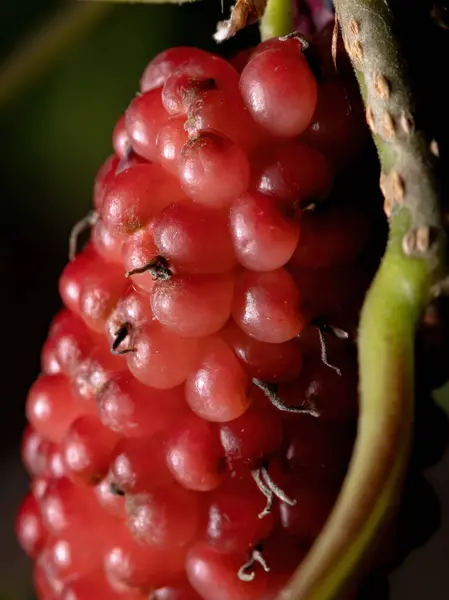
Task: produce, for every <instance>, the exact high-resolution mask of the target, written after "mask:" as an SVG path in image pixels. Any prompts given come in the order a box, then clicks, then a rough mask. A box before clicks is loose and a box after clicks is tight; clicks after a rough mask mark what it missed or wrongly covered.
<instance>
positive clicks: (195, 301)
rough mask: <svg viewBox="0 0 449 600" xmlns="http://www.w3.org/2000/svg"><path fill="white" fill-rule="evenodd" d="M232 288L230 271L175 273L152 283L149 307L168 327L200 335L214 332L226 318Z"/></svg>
mask: <svg viewBox="0 0 449 600" xmlns="http://www.w3.org/2000/svg"><path fill="white" fill-rule="evenodd" d="M233 291H234V277H233V276H232V274H228V273H223V274H216V275H174V276H173V277H172V278H171V279H170V280H169V281H161V282H158V283H157V285H155V287H154V288H153V292H152V294H151V308H152V310H153V313H154V316H155V317H156V319H157V320H158V321H159V322H160V323H161V324H162V325H164V327H166V328H167V330H168V331H170V332H173V333H175V334H177V335H180V336H183V337H186V338H198V337H203V336H207V335H211V334H213V333H216V332H217V331H218V330H219V329H221V328H222V327H223V325H224V324H225V323H226V321H227V320H228V319H229V317H230V315H231V304H232V295H233Z"/></svg>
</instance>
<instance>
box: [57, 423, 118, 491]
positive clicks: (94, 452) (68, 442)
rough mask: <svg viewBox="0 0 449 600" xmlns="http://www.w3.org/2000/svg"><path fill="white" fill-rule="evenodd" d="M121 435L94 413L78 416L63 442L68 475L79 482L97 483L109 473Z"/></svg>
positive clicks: (62, 449)
mask: <svg viewBox="0 0 449 600" xmlns="http://www.w3.org/2000/svg"><path fill="white" fill-rule="evenodd" d="M119 439H120V438H119V436H118V435H116V434H115V433H113V432H112V431H111V430H110V429H108V428H106V427H104V426H103V425H102V424H101V422H100V421H99V419H98V418H97V417H95V416H93V415H84V416H81V417H79V418H78V419H76V421H74V422H73V423H72V424H71V425H70V427H69V428H68V430H67V432H66V433H65V435H64V437H63V439H62V442H61V452H62V457H63V462H64V467H65V472H66V473H67V476H68V477H70V478H71V479H73V481H75V483H79V482H81V483H88V484H94V483H97V482H98V481H99V480H100V479H101V478H102V477H103V476H104V475H105V474H106V473H107V471H108V467H109V460H110V458H111V455H112V451H113V449H114V446H115V445H116V444H117V442H118V440H119Z"/></svg>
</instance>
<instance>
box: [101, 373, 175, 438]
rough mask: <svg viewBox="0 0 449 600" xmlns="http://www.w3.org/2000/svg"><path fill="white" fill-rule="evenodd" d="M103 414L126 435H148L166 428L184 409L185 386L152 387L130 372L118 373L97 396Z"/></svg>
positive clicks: (105, 421)
mask: <svg viewBox="0 0 449 600" xmlns="http://www.w3.org/2000/svg"><path fill="white" fill-rule="evenodd" d="M97 406H98V412H99V417H100V419H101V421H102V423H103V424H104V425H105V426H106V427H108V428H109V429H110V430H111V431H114V432H117V433H118V434H120V435H122V436H124V437H130V438H135V437H137V438H138V437H145V436H149V435H153V434H154V433H158V432H159V431H163V430H164V429H166V428H167V427H168V426H169V425H170V424H171V423H172V421H173V415H174V414H176V415H178V414H181V413H182V411H183V409H184V406H185V405H184V393H183V389H182V388H181V387H180V386H178V387H174V388H172V389H168V390H161V389H155V388H151V387H148V386H146V385H144V384H143V383H140V382H139V381H137V379H135V378H134V377H133V376H132V375H131V374H130V373H128V372H120V373H116V374H115V375H114V376H113V377H111V378H110V379H109V381H108V382H107V383H106V385H105V386H104V387H103V388H102V390H101V392H100V393H99V394H98V397H97Z"/></svg>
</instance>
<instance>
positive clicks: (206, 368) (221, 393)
mask: <svg viewBox="0 0 449 600" xmlns="http://www.w3.org/2000/svg"><path fill="white" fill-rule="evenodd" d="M248 388H249V381H248V376H247V375H246V373H245V371H244V369H243V367H242V366H241V364H240V363H239V361H238V359H237V357H236V356H235V354H234V353H233V352H232V350H231V348H230V347H229V346H228V344H226V342H225V341H223V340H222V339H220V338H219V337H217V338H213V339H211V340H209V342H208V343H207V344H206V346H205V348H204V350H203V353H202V356H201V360H200V362H199V364H198V367H197V369H196V370H195V371H193V372H192V373H191V374H190V376H189V377H188V378H187V381H186V388H185V393H186V399H187V402H188V404H189V406H190V408H191V409H192V410H193V412H195V413H196V414H197V415H198V416H200V417H201V418H203V419H206V420H207V421H217V422H226V421H232V420H233V419H236V418H237V417H240V415H242V414H243V413H244V412H245V411H246V410H247V408H248V406H249V405H250V399H249V396H248Z"/></svg>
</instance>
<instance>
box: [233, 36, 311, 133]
mask: <svg viewBox="0 0 449 600" xmlns="http://www.w3.org/2000/svg"><path fill="white" fill-rule="evenodd" d="M240 91H241V93H242V96H243V98H244V100H245V103H246V105H247V107H248V110H249V111H250V112H251V114H252V116H253V118H254V119H255V120H256V121H257V122H258V123H260V124H261V125H262V126H263V127H264V129H266V130H267V131H268V132H269V133H271V134H272V135H275V136H280V137H295V136H297V135H299V134H301V133H302V132H303V131H304V130H305V129H306V127H307V125H308V124H309V123H310V121H311V119H312V116H313V112H314V110H315V106H316V102H317V84H316V81H315V78H314V76H313V74H312V72H311V70H310V68H309V66H308V64H307V61H306V59H305V58H304V56H303V54H302V53H301V52H299V51H296V52H291V51H288V50H284V49H278V48H275V49H271V50H270V49H268V50H266V51H265V52H261V53H260V54H256V55H255V56H253V57H252V58H251V59H250V61H249V62H248V64H247V65H246V67H245V68H244V69H243V72H242V74H241V77H240Z"/></svg>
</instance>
